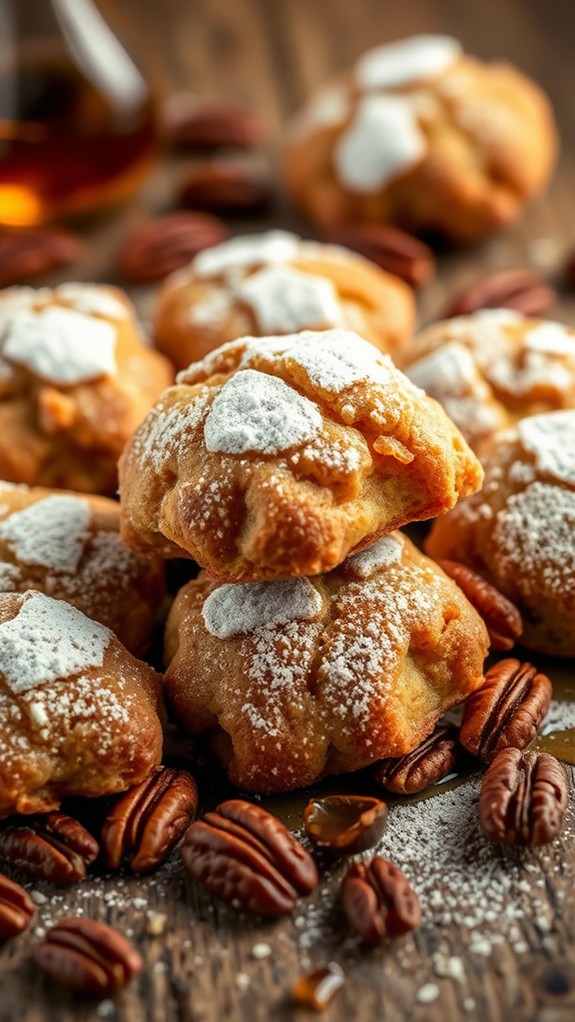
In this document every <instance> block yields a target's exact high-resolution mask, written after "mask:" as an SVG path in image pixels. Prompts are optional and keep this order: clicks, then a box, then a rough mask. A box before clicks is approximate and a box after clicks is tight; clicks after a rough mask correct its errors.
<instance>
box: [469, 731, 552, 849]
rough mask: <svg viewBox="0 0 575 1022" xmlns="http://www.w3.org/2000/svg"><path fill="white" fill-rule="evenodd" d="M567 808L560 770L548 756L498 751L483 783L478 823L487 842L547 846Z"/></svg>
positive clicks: (538, 753)
mask: <svg viewBox="0 0 575 1022" xmlns="http://www.w3.org/2000/svg"><path fill="white" fill-rule="evenodd" d="M566 809H567V779H566V777H565V771H564V770H563V768H562V767H561V765H560V764H559V762H558V761H557V760H556V759H555V756H550V755H549V753H547V752H521V750H520V749H503V751H502V752H500V753H499V755H498V756H497V758H496V759H494V760H493V763H492V764H491V766H490V767H489V769H488V770H487V772H486V774H485V776H484V778H483V784H482V786H481V795H480V797H479V819H480V822H481V827H482V829H483V832H484V833H485V835H486V836H487V837H488V838H489V840H490V841H499V842H501V843H503V844H506V845H531V846H534V845H546V844H549V842H550V841H553V840H554V839H555V838H556V837H557V835H558V834H559V832H560V830H561V827H562V826H563V820H564V819H565V812H566Z"/></svg>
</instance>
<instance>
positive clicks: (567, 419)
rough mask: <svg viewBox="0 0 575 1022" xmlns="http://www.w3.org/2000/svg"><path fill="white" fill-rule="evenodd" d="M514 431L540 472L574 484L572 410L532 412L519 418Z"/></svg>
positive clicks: (573, 415)
mask: <svg viewBox="0 0 575 1022" xmlns="http://www.w3.org/2000/svg"><path fill="white" fill-rule="evenodd" d="M517 430H518V434H519V439H520V441H521V443H522V445H523V448H524V449H525V450H526V451H528V452H529V453H530V454H532V455H533V456H534V457H535V464H536V466H537V469H538V470H539V472H541V473H543V474H545V475H549V476H551V478H553V479H556V480H558V481H559V482H564V483H567V484H568V485H570V486H575V411H563V412H552V413H550V414H549V415H533V416H530V417H529V418H527V419H522V420H521V422H520V423H519V424H518V427H517Z"/></svg>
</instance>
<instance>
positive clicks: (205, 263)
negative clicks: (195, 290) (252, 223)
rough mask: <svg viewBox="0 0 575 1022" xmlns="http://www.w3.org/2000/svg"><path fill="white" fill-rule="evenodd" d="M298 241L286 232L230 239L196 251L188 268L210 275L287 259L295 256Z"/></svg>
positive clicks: (197, 273)
mask: <svg viewBox="0 0 575 1022" xmlns="http://www.w3.org/2000/svg"><path fill="white" fill-rule="evenodd" d="M299 240H300V239H299V238H298V236H297V235H296V234H291V233H290V232H289V231H268V232H266V233H265V234H253V235H243V236H242V237H239V238H231V239H230V240H229V241H223V242H222V243H221V245H213V246H211V247H210V248H206V249H204V250H203V251H202V252H199V253H198V255H197V256H196V258H195V259H194V261H193V262H192V264H191V269H192V271H193V273H195V274H196V276H198V277H212V276H218V275H220V274H226V273H229V272H230V271H234V270H237V269H245V268H246V267H249V266H259V265H260V264H264V263H276V262H280V263H283V262H289V261H290V260H292V259H294V258H295V257H296V255H297V250H298V244H299Z"/></svg>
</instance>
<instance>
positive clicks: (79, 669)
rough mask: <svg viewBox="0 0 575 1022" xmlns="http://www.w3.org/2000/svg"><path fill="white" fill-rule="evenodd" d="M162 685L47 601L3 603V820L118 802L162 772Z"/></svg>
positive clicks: (75, 614)
mask: <svg viewBox="0 0 575 1022" xmlns="http://www.w3.org/2000/svg"><path fill="white" fill-rule="evenodd" d="M160 700H161V682H160V677H159V675H157V674H156V672H155V671H153V670H152V668H151V667H148V665H147V664H144V663H142V662H141V661H139V660H136V659H135V657H133V656H132V655H131V654H130V653H128V651H127V650H126V649H124V647H123V646H122V645H121V643H120V642H119V641H118V639H117V638H116V637H115V635H113V634H112V632H111V631H110V630H109V629H108V628H105V627H104V626H103V625H101V624H98V623H96V622H95V621H91V620H90V619H89V618H87V617H85V616H84V614H81V613H80V611H78V610H76V609H75V608H74V607H70V606H69V605H68V604H67V603H63V602H62V601H61V600H52V599H51V598H50V597H48V596H45V595H44V594H43V593H37V592H28V593H24V594H23V595H22V594H19V593H1V594H0V730H1V733H2V742H1V743H0V816H9V815H10V814H11V813H35V812H48V811H49V810H51V809H57V808H58V806H59V804H60V802H61V801H62V799H63V798H66V797H69V796H71V795H87V796H90V797H92V796H96V795H108V794H112V793H114V792H118V791H123V790H124V789H126V788H129V787H131V786H132V785H134V784H137V783H138V782H139V781H141V780H143V779H144V778H145V777H147V776H148V774H149V773H150V772H151V771H152V770H154V769H155V768H156V767H157V766H158V765H159V763H160V759H161V753H162V727H161V723H160V718H159V716H158V713H159V709H160V705H161V703H160Z"/></svg>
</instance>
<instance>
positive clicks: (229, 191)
mask: <svg viewBox="0 0 575 1022" xmlns="http://www.w3.org/2000/svg"><path fill="white" fill-rule="evenodd" d="M271 197H272V190H271V185H270V181H269V178H268V177H267V176H266V175H265V174H263V173H262V172H261V171H257V170H255V169H254V168H251V167H242V166H238V165H237V164H230V165H226V164H212V165H211V166H207V167H198V168H196V169H195V170H192V171H191V173H190V174H189V175H188V177H187V178H186V180H185V182H184V184H183V187H182V191H181V193H180V201H181V202H182V203H183V205H185V206H192V207H193V208H194V209H207V210H214V211H215V212H220V213H256V212H260V211H262V210H264V209H266V208H267V207H268V206H269V204H270V201H271Z"/></svg>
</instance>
